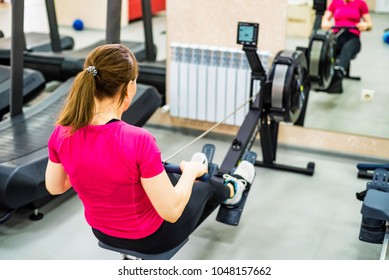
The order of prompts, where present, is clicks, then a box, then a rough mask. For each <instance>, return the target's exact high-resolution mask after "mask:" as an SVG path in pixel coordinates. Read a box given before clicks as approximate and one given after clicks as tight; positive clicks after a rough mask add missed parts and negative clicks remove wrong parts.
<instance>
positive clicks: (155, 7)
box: [128, 0, 166, 21]
mask: <svg viewBox="0 0 389 280" xmlns="http://www.w3.org/2000/svg"><path fill="white" fill-rule="evenodd" d="M150 1H151V12H152V14H155V13H157V12H160V11H164V10H165V9H166V0H150ZM140 18H142V1H141V0H128V21H132V20H137V19H140Z"/></svg>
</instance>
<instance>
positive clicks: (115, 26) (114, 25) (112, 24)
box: [105, 0, 122, 44]
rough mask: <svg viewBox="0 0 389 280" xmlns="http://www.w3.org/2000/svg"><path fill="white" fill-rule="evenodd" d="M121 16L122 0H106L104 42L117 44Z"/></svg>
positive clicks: (118, 41)
mask: <svg viewBox="0 0 389 280" xmlns="http://www.w3.org/2000/svg"><path fill="white" fill-rule="evenodd" d="M121 16H122V0H107V25H106V29H105V43H106V44H119V43H120V29H121V25H120V23H121Z"/></svg>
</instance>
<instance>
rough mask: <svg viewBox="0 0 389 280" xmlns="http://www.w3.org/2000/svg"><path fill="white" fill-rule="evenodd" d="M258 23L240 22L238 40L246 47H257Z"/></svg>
mask: <svg viewBox="0 0 389 280" xmlns="http://www.w3.org/2000/svg"><path fill="white" fill-rule="evenodd" d="M258 29H259V24H258V23H249V22H238V36H237V39H236V42H237V43H238V44H240V45H243V46H244V47H245V46H247V47H254V48H256V47H257V43H258Z"/></svg>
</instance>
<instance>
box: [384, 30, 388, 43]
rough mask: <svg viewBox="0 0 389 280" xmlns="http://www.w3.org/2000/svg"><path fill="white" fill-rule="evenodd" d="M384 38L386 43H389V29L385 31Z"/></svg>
mask: <svg viewBox="0 0 389 280" xmlns="http://www.w3.org/2000/svg"><path fill="white" fill-rule="evenodd" d="M383 39H384V42H385V43H387V44H389V31H386V32H385V33H384V38H383Z"/></svg>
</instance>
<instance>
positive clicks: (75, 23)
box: [73, 19, 84, 31]
mask: <svg viewBox="0 0 389 280" xmlns="http://www.w3.org/2000/svg"><path fill="white" fill-rule="evenodd" d="M73 28H74V29H75V30H77V31H80V30H83V29H84V22H83V21H82V20H81V19H76V20H74V21H73Z"/></svg>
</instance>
